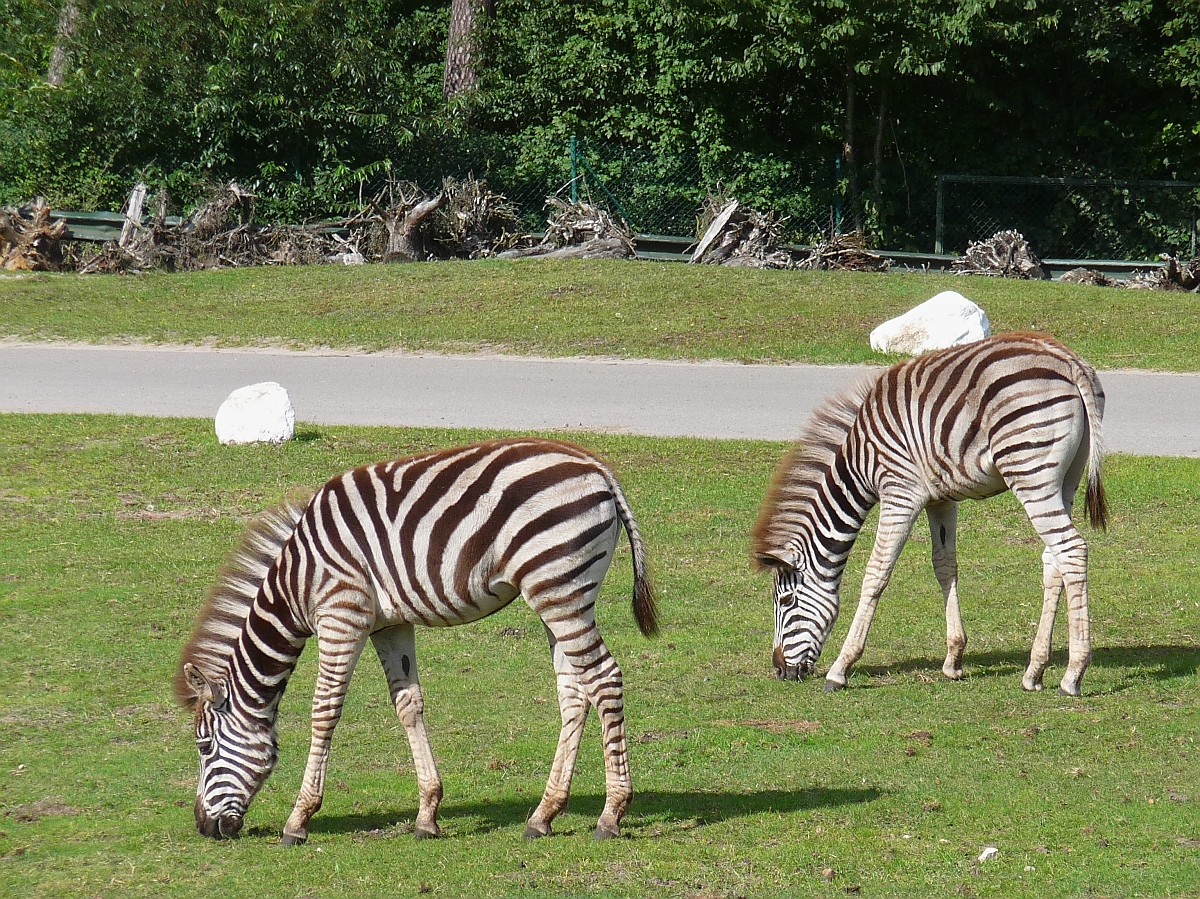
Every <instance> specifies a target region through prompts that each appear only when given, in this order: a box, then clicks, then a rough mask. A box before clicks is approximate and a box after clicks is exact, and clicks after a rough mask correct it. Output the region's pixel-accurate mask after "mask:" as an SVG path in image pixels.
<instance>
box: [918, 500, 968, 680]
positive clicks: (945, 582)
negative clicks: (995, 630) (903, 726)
mask: <svg viewBox="0 0 1200 899" xmlns="http://www.w3.org/2000/svg"><path fill="white" fill-rule="evenodd" d="M925 514H926V516H927V517H928V518H929V534H930V536H931V537H932V538H933V573H934V574H935V575H936V576H937V579H938V584H939V585H940V586H941V588H942V598H943V599H944V600H945V602H946V661H945V662H943V663H942V674H944V675H946V677H948V678H950V679H951V680H960V679H961V678H962V676H963V667H962V661H963V653H964V652H965V651H966V648H967V633H966V631H965V630H963V623H962V611H961V610H960V609H959V605H958V550H957V541H956V530H957V527H958V503H956V502H954V501H952V500H946V501H944V502H937V503H930V504H929V505H928V506H927V507H926V508H925Z"/></svg>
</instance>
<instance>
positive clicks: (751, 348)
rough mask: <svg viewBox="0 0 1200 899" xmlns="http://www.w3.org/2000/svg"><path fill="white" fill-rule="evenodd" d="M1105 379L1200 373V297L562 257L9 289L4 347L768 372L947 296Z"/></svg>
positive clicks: (3, 299) (847, 347) (40, 279)
mask: <svg viewBox="0 0 1200 899" xmlns="http://www.w3.org/2000/svg"><path fill="white" fill-rule="evenodd" d="M948 289H953V290H958V291H960V292H961V293H964V294H965V295H967V296H968V297H970V298H971V299H973V300H974V301H975V302H977V303H979V304H980V305H981V306H982V307H983V308H984V309H985V310H986V311H987V313H988V315H989V317H990V318H991V322H992V328H993V330H995V331H1014V330H1039V331H1047V332H1049V333H1051V334H1053V335H1054V336H1056V337H1058V338H1059V339H1060V340H1062V341H1064V342H1065V343H1067V344H1068V345H1070V346H1071V347H1073V348H1074V349H1076V350H1077V351H1079V352H1080V353H1081V354H1082V355H1083V356H1084V357H1085V358H1087V359H1088V360H1090V361H1091V362H1092V364H1094V365H1095V366H1097V367H1098V368H1145V369H1162V370H1171V371H1200V328H1197V327H1196V325H1197V312H1196V301H1195V297H1194V296H1192V295H1191V294H1186V293H1166V292H1160V291H1138V290H1118V289H1114V288H1100V287H1083V286H1080V285H1076V284H1061V283H1057V282H1048V281H1047V282H1040V281H1039V282H1030V281H1012V280H1005V279H992V278H979V277H975V278H965V277H955V276H952V275H932V274H872V273H859V274H849V273H844V272H778V271H752V270H746V269H726V268H720V267H712V266H704V267H699V266H689V265H682V264H679V263H654V262H639V263H630V262H623V261H597V262H579V261H566V262H561V261H559V262H556V261H550V260H521V261H516V262H512V261H486V262H444V263H437V264H430V265H369V266H359V267H354V266H349V267H347V266H340V267H339V266H332V265H324V266H309V267H280V268H256V269H255V268H246V269H234V270H230V271H223V272H205V273H198V274H182V275H167V274H151V275H146V276H142V277H125V276H116V275H33V276H24V277H4V278H0V335H5V336H8V337H16V338H21V339H33V340H43V339H65V340H85V341H100V342H111V341H150V342H155V343H214V344H218V345H223V346H238V345H256V344H270V345H283V346H294V347H311V346H318V345H328V346H335V347H354V348H362V349H366V350H379V349H385V348H397V349H403V350H423V351H431V350H432V351H439V352H476V351H480V350H485V351H495V352H509V353H524V354H537V355H549V356H564V355H579V354H592V355H614V356H626V357H646V358H655V359H733V360H744V361H767V362H818V363H830V362H864V361H873V360H877V359H878V356H876V355H875V354H874V353H873V352H872V351H871V348H870V345H869V343H868V340H867V338H868V335H869V334H870V332H871V330H872V329H873V328H874V327H875V326H876V325H878V324H879V323H881V322H883V321H885V320H886V319H889V318H892V317H894V316H896V315H899V314H900V313H902V312H904V311H906V310H907V309H909V308H911V307H912V306H915V305H916V304H917V303H919V302H922V301H924V300H926V299H928V298H929V297H931V296H933V295H934V294H935V293H938V292H939V291H942V290H948Z"/></svg>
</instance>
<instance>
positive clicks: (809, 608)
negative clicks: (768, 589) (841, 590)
mask: <svg viewBox="0 0 1200 899" xmlns="http://www.w3.org/2000/svg"><path fill="white" fill-rule="evenodd" d="M758 561H759V563H760V564H762V565H764V566H766V567H768V568H771V569H772V570H773V571H774V572H775V648H774V651H773V652H772V654H771V662H772V664H773V665H774V668H775V675H776V677H778V678H779V679H780V680H804V678H806V677H808V676H809V675H810V674H812V673H813V671H814V670H815V669H816V667H817V659H818V658H820V657H821V650H822V649H823V648H824V647H825V641H826V640H828V639H829V635H830V633H832V631H833V625H834V622H835V621H837V614H838V584H837V583H836V582H833V583H825V582H824V580H823V579H822V578H820V577H819V576H817V575H816V573H815V572H812V571H811V570H810V569H809V566H808V565H807V564H806V563H805V561H804V557H803V556H801V555H799V554H796V555H794V556H789V558H788V559H787V560H784V559H780V558H777V557H775V556H768V555H760V556H759V557H758Z"/></svg>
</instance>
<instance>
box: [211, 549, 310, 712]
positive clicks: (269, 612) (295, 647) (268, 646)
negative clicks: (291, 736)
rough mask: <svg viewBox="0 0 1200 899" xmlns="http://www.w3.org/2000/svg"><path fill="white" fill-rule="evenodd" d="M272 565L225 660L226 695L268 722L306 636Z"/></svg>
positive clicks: (307, 633) (244, 710)
mask: <svg viewBox="0 0 1200 899" xmlns="http://www.w3.org/2000/svg"><path fill="white" fill-rule="evenodd" d="M280 581H281V578H279V577H278V575H277V571H276V569H275V568H272V570H271V572H270V574H268V576H267V578H266V579H264V581H263V584H262V586H261V587H260V589H259V591H258V595H257V596H256V597H255V600H254V602H253V603H252V604H251V605H250V607H249V609H248V610H247V613H246V619H245V621H244V622H243V624H242V630H241V633H240V634H239V636H238V639H237V642H236V643H235V644H234V645H233V648H232V654H231V656H230V660H229V675H230V677H229V681H230V683H229V689H230V694H231V698H233V699H234V700H235V702H236V706H237V707H238V708H239V709H241V710H242V712H243V713H245V714H247V715H249V716H251V717H254V718H256V719H259V720H261V721H263V722H265V723H268V724H273V723H274V721H275V715H276V712H277V710H278V706H279V700H280V699H281V698H282V697H283V691H284V690H285V689H286V688H287V683H288V680H289V679H290V678H291V676H292V672H293V671H294V670H295V669H296V662H297V661H298V660H299V658H300V653H301V652H302V651H303V650H304V644H305V642H306V641H307V639H308V637H309V636H310V634H309V632H308V631H307V629H306V628H305V627H304V626H303V625H302V624H300V623H299V621H298V616H297V614H296V610H295V606H294V604H293V603H291V602H290V601H289V597H288V596H287V592H286V590H285V589H283V585H282V584H281V583H280Z"/></svg>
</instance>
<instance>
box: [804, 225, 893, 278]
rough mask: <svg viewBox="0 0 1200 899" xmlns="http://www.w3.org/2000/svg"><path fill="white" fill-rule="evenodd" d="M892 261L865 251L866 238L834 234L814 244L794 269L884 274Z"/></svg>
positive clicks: (867, 250) (853, 234) (859, 235)
mask: <svg viewBox="0 0 1200 899" xmlns="http://www.w3.org/2000/svg"><path fill="white" fill-rule="evenodd" d="M891 264H892V260H890V259H885V258H884V257H883V256H880V255H878V254H876V253H872V252H871V251H870V250H869V249H867V240H866V238H865V237H864V236H863V235H862V234H860V233H858V232H854V233H852V234H834V235H833V236H832V237H830V238H829V240H827V241H822V242H821V243H818V244H815V245H814V246H813V247H812V248H811V249H809V251H808V255H807V256H805V257H804V258H803V259H801V260H800V261H799V262H797V263H796V268H801V269H809V270H812V271H839V272H886V271H887V270H888V268H889V267H890V266H891Z"/></svg>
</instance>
